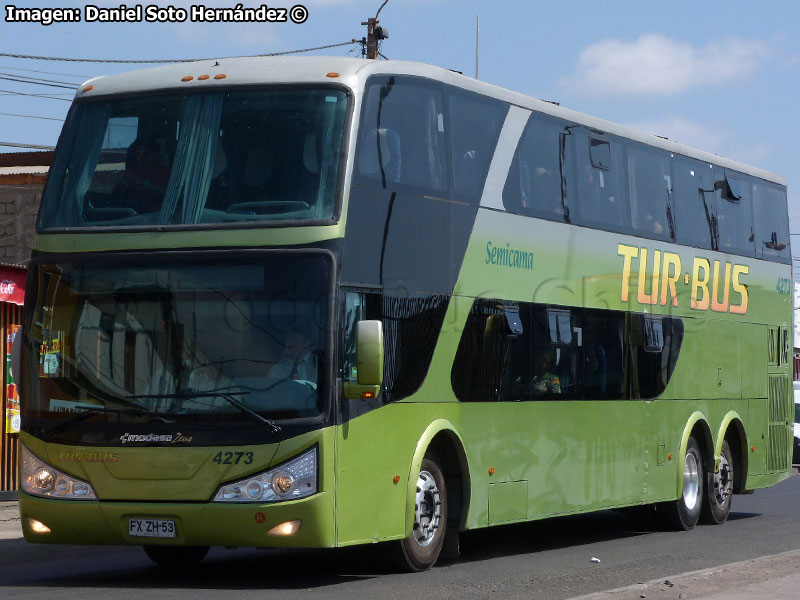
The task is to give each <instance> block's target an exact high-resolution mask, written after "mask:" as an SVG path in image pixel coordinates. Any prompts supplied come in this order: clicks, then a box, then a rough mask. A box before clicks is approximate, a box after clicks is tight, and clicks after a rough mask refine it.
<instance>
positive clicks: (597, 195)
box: [573, 128, 630, 232]
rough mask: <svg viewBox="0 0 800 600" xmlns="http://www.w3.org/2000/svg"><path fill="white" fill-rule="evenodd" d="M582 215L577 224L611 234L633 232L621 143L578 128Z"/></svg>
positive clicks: (577, 150) (577, 142) (578, 170)
mask: <svg viewBox="0 0 800 600" xmlns="http://www.w3.org/2000/svg"><path fill="white" fill-rule="evenodd" d="M573 136H574V140H575V150H576V154H577V159H576V167H577V169H576V170H577V183H578V194H579V197H580V199H579V201H578V204H579V211H578V212H579V216H578V217H577V219H576V220H575V221H574V222H578V223H580V224H581V225H588V226H590V227H595V228H598V229H606V230H609V231H620V232H628V231H630V219H629V216H628V212H629V211H628V203H627V199H626V193H625V177H624V173H625V171H624V170H625V161H624V159H623V155H624V154H623V148H622V144H620V143H619V141H618V140H616V139H615V138H613V137H611V136H600V135H599V134H593V133H589V132H588V131H586V130H585V129H584V128H579V129H576V130H575V131H574V133H573Z"/></svg>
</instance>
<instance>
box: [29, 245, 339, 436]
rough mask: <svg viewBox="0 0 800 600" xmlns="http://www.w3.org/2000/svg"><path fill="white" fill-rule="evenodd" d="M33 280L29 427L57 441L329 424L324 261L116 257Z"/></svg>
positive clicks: (50, 268)
mask: <svg viewBox="0 0 800 600" xmlns="http://www.w3.org/2000/svg"><path fill="white" fill-rule="evenodd" d="M35 276H36V278H37V280H38V286H37V290H36V294H37V302H36V308H35V310H34V311H32V314H31V317H29V319H30V320H29V325H28V329H27V332H28V334H27V335H28V339H27V342H28V352H29V357H30V359H29V361H28V363H27V365H26V367H27V372H26V375H27V379H26V382H25V383H26V384H27V385H26V387H27V391H26V397H27V398H28V402H27V406H26V416H25V419H27V420H28V421H29V423H27V424H26V425H31V426H32V427H34V428H39V429H41V431H42V432H43V433H45V434H47V433H48V432H52V433H55V432H56V431H58V433H59V436H61V437H64V436H66V439H73V440H75V441H87V440H88V439H89V438H90V437H91V439H97V436H98V435H100V436H101V437H103V435H104V434H105V435H107V436H108V437H109V439H117V438H119V436H120V435H121V434H123V433H125V432H129V433H132V432H133V431H134V429H132V428H135V427H137V426H140V427H142V428H144V429H145V430H147V432H159V431H161V430H162V429H169V430H170V431H171V430H172V429H174V428H175V427H177V426H180V427H182V428H183V429H186V428H190V427H200V428H201V429H202V428H205V429H206V430H207V431H209V432H213V431H215V430H218V431H217V433H220V432H222V433H224V432H225V431H227V430H229V431H235V430H234V429H232V428H233V427H236V428H241V426H242V423H244V424H245V426H246V427H248V428H251V429H252V428H257V429H258V428H260V432H261V433H262V434H263V433H264V432H265V431H266V430H267V428H265V427H264V421H265V419H267V420H275V421H276V422H278V423H282V424H286V423H290V424H291V423H292V422H293V421H295V422H297V421H308V420H313V419H314V418H317V419H318V418H319V417H320V415H321V414H322V412H323V408H324V407H323V404H324V397H325V394H324V388H325V382H324V373H325V371H324V364H325V362H326V361H325V360H324V359H325V355H326V352H325V349H326V337H325V330H326V327H325V323H326V320H327V314H328V304H327V300H328V298H329V297H330V296H329V291H328V286H329V284H330V279H329V277H330V275H329V267H328V261H327V259H326V258H324V257H323V256H321V255H310V254H308V253H302V254H298V253H294V252H288V253H283V254H281V255H280V256H277V255H274V254H273V255H270V256H269V257H268V258H265V257H264V256H262V257H260V258H259V259H258V260H254V259H253V258H252V257H251V258H239V259H237V260H231V259H226V258H225V257H224V256H221V255H220V254H219V253H216V254H215V256H214V257H209V258H208V259H203V258H200V259H198V258H197V255H195V258H194V259H193V261H192V262H191V263H189V262H184V261H180V260H175V261H170V262H166V261H164V260H163V259H162V260H161V261H158V262H156V261H155V260H150V261H147V260H142V259H141V258H139V259H137V262H136V263H133V262H128V260H126V259H116V260H115V262H114V264H110V263H107V264H97V263H94V264H89V265H87V264H85V263H81V264H78V263H65V264H57V265H42V266H39V267H38V269H37V271H36V275H35ZM231 399H233V401H231ZM243 408H245V409H246V411H245V410H242V409H243ZM129 409H130V410H129ZM83 412H86V413H90V414H88V415H86V417H87V418H85V419H83V418H79V419H75V418H74V417H75V416H76V415H77V414H81V413H83ZM252 413H256V414H257V415H259V416H260V417H263V418H261V419H259V416H255V418H253V417H254V415H253V414H252ZM25 419H24V420H25ZM70 419H71V421H70V422H69V423H68V424H63V422H64V421H65V420H70ZM59 423H62V425H59ZM227 423H230V425H227ZM121 429H122V430H124V431H121ZM272 429H276V428H275V427H272ZM87 436H88V437H87ZM194 437H195V438H196V439H198V438H199V437H202V436H201V435H200V434H198V433H195V434H194ZM206 437H207V439H208V440H209V441H211V440H212V439H213V441H216V442H220V441H221V439H220V435H210V436H206ZM222 438H225V436H224V435H223V436H222ZM239 439H241V438H239ZM264 439H265V436H264V435H261V437H260V440H259V441H260V442H261V443H263V442H264ZM198 441H199V440H198Z"/></svg>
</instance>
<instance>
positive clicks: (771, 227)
mask: <svg viewBox="0 0 800 600" xmlns="http://www.w3.org/2000/svg"><path fill="white" fill-rule="evenodd" d="M753 201H754V203H755V211H754V212H755V244H756V256H757V257H758V258H766V259H768V260H775V261H778V262H785V263H789V262H791V254H790V251H789V221H788V216H787V213H786V189H785V188H783V187H780V186H778V185H775V184H774V183H767V182H766V181H763V180H761V179H753Z"/></svg>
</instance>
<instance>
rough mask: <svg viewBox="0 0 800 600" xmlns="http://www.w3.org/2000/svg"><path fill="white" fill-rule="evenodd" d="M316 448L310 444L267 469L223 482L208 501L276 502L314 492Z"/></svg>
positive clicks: (295, 498) (315, 489)
mask: <svg viewBox="0 0 800 600" xmlns="http://www.w3.org/2000/svg"><path fill="white" fill-rule="evenodd" d="M317 452H318V450H317V447H316V446H314V447H313V448H311V449H309V450H306V451H305V452H303V453H302V454H300V455H299V456H296V457H294V458H292V459H290V460H287V461H286V462H284V463H282V464H280V465H277V466H275V467H273V468H272V469H270V470H269V471H262V472H260V473H254V474H253V475H250V477H247V478H245V479H240V480H239V481H231V482H228V483H225V484H223V485H221V486H220V487H219V488H218V489H217V492H216V493H215V494H214V497H213V498H212V502H279V501H281V500H299V499H300V498H305V497H307V496H311V495H312V494H316V493H317V489H318V488H317ZM276 535H277V534H276ZM287 535H291V534H287Z"/></svg>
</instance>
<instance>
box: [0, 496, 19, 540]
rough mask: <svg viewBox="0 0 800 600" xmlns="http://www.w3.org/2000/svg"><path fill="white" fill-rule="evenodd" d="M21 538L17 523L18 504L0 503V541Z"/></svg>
mask: <svg viewBox="0 0 800 600" xmlns="http://www.w3.org/2000/svg"><path fill="white" fill-rule="evenodd" d="M21 537H22V528H21V525H20V522H19V504H17V502H16V501H13V502H12V501H9V502H0V540H11V539H14V538H21Z"/></svg>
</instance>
